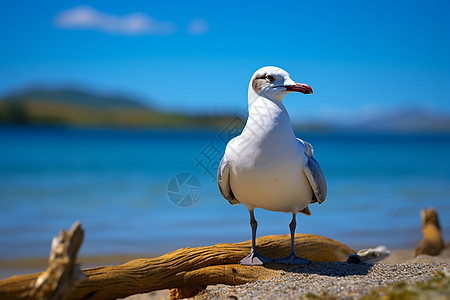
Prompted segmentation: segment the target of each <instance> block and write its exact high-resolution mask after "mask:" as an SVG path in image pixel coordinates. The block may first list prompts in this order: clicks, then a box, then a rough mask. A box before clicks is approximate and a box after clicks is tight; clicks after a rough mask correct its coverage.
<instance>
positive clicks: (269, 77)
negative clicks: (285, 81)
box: [266, 75, 275, 82]
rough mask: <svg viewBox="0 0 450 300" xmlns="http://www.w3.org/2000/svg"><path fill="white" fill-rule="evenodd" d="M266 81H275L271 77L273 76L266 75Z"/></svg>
mask: <svg viewBox="0 0 450 300" xmlns="http://www.w3.org/2000/svg"><path fill="white" fill-rule="evenodd" d="M266 79H267V80H269V81H270V82H273V81H274V80H275V77H273V75H266Z"/></svg>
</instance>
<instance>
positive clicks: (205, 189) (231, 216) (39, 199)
mask: <svg viewBox="0 0 450 300" xmlns="http://www.w3.org/2000/svg"><path fill="white" fill-rule="evenodd" d="M236 133H237V132H231V131H228V132H227V131H224V130H206V131H201V130H197V131H195V130H174V129H158V130H136V129H71V128H58V127H11V126H3V127H0V259H21V258H30V257H31V258H36V257H47V256H48V253H49V250H50V245H51V240H52V238H53V237H54V236H56V235H57V234H58V233H59V231H60V230H62V229H65V230H68V229H69V228H70V227H71V226H72V224H73V223H74V222H75V221H77V220H79V221H80V222H81V224H82V227H83V229H84V230H85V239H84V242H83V245H82V248H81V250H80V255H81V256H102V255H115V254H142V255H157V254H162V253H165V252H168V251H172V250H176V249H178V248H181V247H195V246H206V245H212V244H216V243H224V242H227V243H232V242H240V241H244V240H249V239H250V238H251V231H250V225H249V214H248V211H247V209H246V208H245V206H243V205H242V204H241V205H237V206H232V205H230V204H229V203H228V201H226V200H225V199H224V198H223V197H222V196H221V194H220V192H219V190H218V187H217V182H216V172H217V171H216V170H217V166H218V163H219V161H220V159H221V157H222V155H223V152H224V149H225V146H226V142H227V140H228V139H229V138H230V137H232V136H233V135H235V134H236ZM296 134H297V136H298V137H300V138H302V139H303V140H306V141H308V142H310V143H311V144H312V145H313V146H314V149H315V152H314V155H315V158H316V159H317V161H318V162H319V163H320V165H321V167H322V169H323V171H324V174H325V176H326V180H327V183H328V197H327V199H326V201H325V202H323V203H322V204H320V205H319V204H313V205H310V210H311V213H312V215H311V216H305V215H302V214H299V215H298V216H297V233H312V234H318V235H323V236H327V237H330V238H333V239H336V240H338V241H340V242H343V243H345V244H347V245H349V246H350V247H353V248H354V249H356V250H358V249H361V248H370V247H376V246H378V245H385V246H387V247H388V248H390V249H399V248H413V247H415V246H417V244H418V243H419V241H420V240H421V238H422V233H421V222H420V211H421V209H423V208H428V207H434V208H435V209H437V211H438V213H439V217H440V223H441V226H442V231H443V235H444V239H445V240H446V241H449V240H450V135H443V134H427V135H424V134H408V135H403V134H374V133H370V134H367V133H366V134H364V133H304V132H297V133H296ZM255 215H256V218H257V220H258V222H259V227H258V233H257V234H258V236H262V235H272V234H288V233H289V227H288V225H289V222H290V220H291V215H290V214H286V213H279V212H269V211H265V210H262V209H256V210H255Z"/></svg>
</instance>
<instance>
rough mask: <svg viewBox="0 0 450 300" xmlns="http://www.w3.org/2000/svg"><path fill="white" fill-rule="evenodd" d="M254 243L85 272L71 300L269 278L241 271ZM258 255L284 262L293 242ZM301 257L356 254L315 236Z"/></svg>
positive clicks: (8, 287) (8, 288) (22, 286)
mask: <svg viewBox="0 0 450 300" xmlns="http://www.w3.org/2000/svg"><path fill="white" fill-rule="evenodd" d="M250 245H251V243H250V241H246V242H240V243H235V244H217V245H214V246H207V247H197V248H183V249H179V250H176V251H174V252H171V253H168V254H165V255H162V256H159V257H155V258H146V259H136V260H132V261H130V262H128V263H125V264H123V265H119V266H108V267H97V268H90V269H85V270H83V273H84V274H85V275H86V278H85V279H84V280H83V281H82V282H81V283H80V284H79V285H78V286H77V287H76V289H75V290H74V291H73V292H72V293H71V295H70V297H69V299H116V298H120V297H126V296H129V295H134V294H139V293H146V292H151V291H156V290H162V289H173V288H178V289H179V290H177V291H175V290H174V291H172V294H176V292H178V293H179V294H180V295H181V294H182V293H183V292H186V291H189V290H197V291H198V290H201V288H202V287H204V286H207V285H212V284H219V283H222V284H230V285H236V284H243V283H247V282H252V281H254V280H257V279H261V278H263V277H267V276H269V275H270V274H271V272H274V271H276V270H277V268H278V267H277V265H276V264H273V265H272V264H269V265H267V266H264V267H262V266H241V265H238V264H237V262H238V261H239V260H240V259H241V258H243V257H244V256H246V255H247V254H248V253H249V251H250ZM257 245H258V250H259V251H260V252H261V253H262V254H264V255H266V256H269V257H272V258H279V257H283V256H286V255H288V254H289V252H290V236H289V235H281V236H265V237H260V238H258V239H257ZM296 252H297V255H298V256H301V257H304V258H307V259H310V260H312V261H323V262H331V261H345V260H346V259H347V257H348V255H350V254H353V253H355V251H354V250H353V249H351V248H349V247H347V246H346V245H344V244H342V243H340V242H337V241H335V240H332V239H329V238H326V237H321V236H317V235H312V234H297V235H296ZM39 275H40V274H39V273H38V274H31V275H21V276H13V277H10V278H7V279H5V280H2V281H0V298H1V299H15V297H17V295H21V294H23V293H24V292H25V291H26V290H27V288H28V287H29V286H30V283H31V282H32V281H33V280H35V279H36V278H37V277H38V276H39Z"/></svg>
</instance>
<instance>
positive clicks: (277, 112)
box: [248, 95, 290, 121]
mask: <svg viewBox="0 0 450 300" xmlns="http://www.w3.org/2000/svg"><path fill="white" fill-rule="evenodd" d="M248 114H249V116H250V115H252V114H254V115H259V116H260V117H262V116H266V117H269V118H280V117H287V118H288V119H289V114H288V112H287V110H286V108H285V107H284V105H283V103H282V102H281V101H277V100H272V99H269V98H266V97H262V96H259V95H254V97H249V98H248ZM289 121H290V120H289Z"/></svg>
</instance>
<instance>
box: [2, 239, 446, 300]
mask: <svg viewBox="0 0 450 300" xmlns="http://www.w3.org/2000/svg"><path fill="white" fill-rule="evenodd" d="M413 252H414V250H413V249H402V250H399V249H397V250H392V251H391V255H390V256H389V257H387V258H386V259H384V260H382V261H380V262H379V263H376V264H373V265H370V264H349V263H321V262H313V263H312V264H311V265H307V266H285V267H282V268H281V269H280V268H273V269H272V272H271V273H270V276H269V277H267V278H265V279H264V280H258V281H255V282H253V283H248V284H244V285H238V286H228V285H217V286H209V287H208V288H207V289H206V290H205V291H203V292H202V293H200V294H199V295H198V296H196V297H194V298H195V299H294V298H295V299H298V298H302V297H306V298H314V297H319V298H323V299H330V298H331V299H333V298H335V299H360V298H361V297H363V296H367V297H368V295H377V293H384V294H386V293H387V291H386V290H383V288H385V287H386V286H388V288H389V289H391V288H395V289H398V288H399V286H401V291H402V292H404V290H403V289H405V286H409V287H408V289H412V290H413V292H411V293H417V294H420V295H422V296H423V297H422V298H420V297H419V298H417V297H416V298H417V299H430V298H431V299H449V298H450V277H449V276H450V273H449V272H450V244H447V247H446V248H445V249H444V251H443V252H442V253H441V254H440V255H439V256H435V257H432V256H427V255H421V256H419V257H416V258H412V254H413ZM138 257H145V256H142V255H141V256H137V255H115V256H105V257H90V258H86V257H85V258H80V262H81V264H82V268H88V267H94V266H100V265H118V264H122V263H125V262H127V261H129V260H131V259H135V258H138ZM46 263H47V260H46V259H44V258H43V259H23V260H15V261H8V260H4V261H1V262H0V264H1V266H2V268H1V272H2V273H1V275H2V279H3V278H5V277H8V276H11V275H13V274H26V273H32V272H39V271H42V270H44V269H45V268H46ZM269 268H270V267H269ZM436 274H440V275H441V276H443V279H442V278H441V279H439V280H440V281H439V280H438V281H439V282H438V284H439V286H440V288H439V289H438V291H436V288H431V289H430V288H427V289H426V291H425V290H422V289H421V288H420V287H416V286H415V285H417V284H419V285H420V283H424V282H429V281H430V280H433V279H432V278H434V276H436ZM442 274H444V275H442ZM442 281H444V283H442ZM403 283H405V284H406V285H404V286H403ZM442 286H443V287H442ZM385 289H386V288H385ZM416 298H413V299H416ZM126 299H128V300H156V299H169V291H168V290H162V291H157V292H152V293H147V294H139V295H134V296H130V297H128V298H126ZM369 299H370V298H369Z"/></svg>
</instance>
